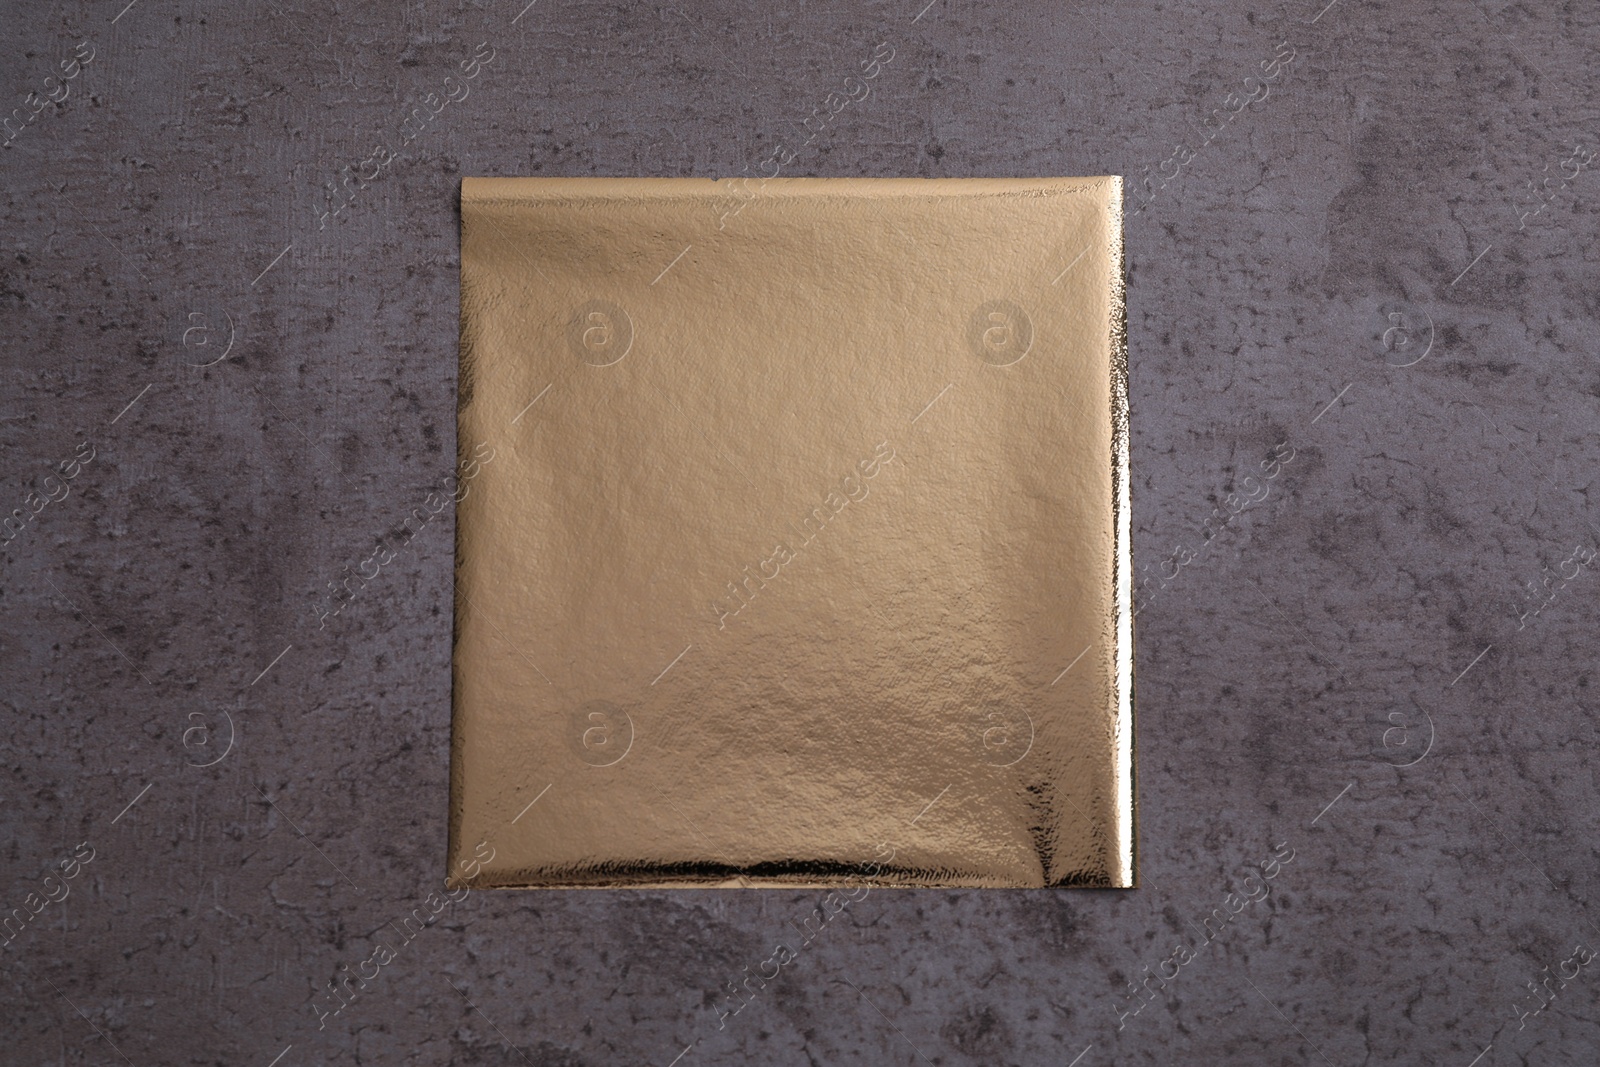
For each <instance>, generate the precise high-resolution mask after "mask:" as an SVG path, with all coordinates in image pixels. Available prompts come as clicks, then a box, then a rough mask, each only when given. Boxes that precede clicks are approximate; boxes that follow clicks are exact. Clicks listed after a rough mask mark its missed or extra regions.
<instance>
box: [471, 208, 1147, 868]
mask: <svg viewBox="0 0 1600 1067" xmlns="http://www.w3.org/2000/svg"><path fill="white" fill-rule="evenodd" d="M1122 274H1123V265H1122V187H1121V180H1120V179H1119V178H1116V177H1101V178H1049V179H1014V180H1013V179H1003V180H1001V179H832V178H828V179H813V178H795V179H774V180H770V181H766V182H760V183H756V182H737V183H735V182H727V181H711V180H708V179H676V178H673V179H659V178H648V179H643V178H642V179H609V178H468V179H466V180H465V181H464V182H463V184H462V192H461V378H460V406H459V425H458V429H459V447H460V452H461V456H462V460H463V464H462V470H461V473H460V475H459V481H458V487H457V490H456V495H457V498H458V500H459V504H458V519H457V523H458V525H457V558H456V583H457V585H456V590H457V592H456V627H455V649H454V705H455V706H454V724H453V729H454V734H453V743H452V767H451V809H450V857H449V872H448V874H449V880H450V884H451V885H452V886H471V887H474V888H478V887H485V888H486V887H585V886H587V887H622V886H631V887H645V886H655V887H665V886H722V887H729V886H787V887H832V886H840V885H852V884H863V885H865V884H872V885H883V886H895V885H899V886H1009V887H1045V886H1097V887H1127V886H1132V885H1133V884H1134V788H1133V786H1134V783H1133V719H1132V681H1133V677H1132V676H1133V655H1132V618H1131V610H1130V593H1131V584H1132V583H1131V572H1130V567H1129V549H1130V546H1129V540H1130V525H1129V507H1128V487H1129V477H1128V422H1127V391H1126V380H1127V371H1126V348H1125V340H1124V337H1125V334H1124V329H1123V321H1124V310H1123V277H1122Z"/></svg>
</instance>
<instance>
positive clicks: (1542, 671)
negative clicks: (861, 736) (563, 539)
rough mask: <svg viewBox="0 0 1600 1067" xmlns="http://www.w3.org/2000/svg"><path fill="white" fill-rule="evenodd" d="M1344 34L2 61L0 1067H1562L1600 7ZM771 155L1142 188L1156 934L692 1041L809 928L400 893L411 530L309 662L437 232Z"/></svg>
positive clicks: (1013, 950) (620, 32)
mask: <svg viewBox="0 0 1600 1067" xmlns="http://www.w3.org/2000/svg"><path fill="white" fill-rule="evenodd" d="M1322 2H1325V0H1322ZM1322 2H1317V0H1307V2H1306V3H1305V4H1304V5H1303V6H1302V5H1289V6H1283V5H1265V4H1264V5H1251V4H1244V3H1232V2H1230V3H1226V4H1222V5H1218V6H1217V7H1218V9H1217V10H1212V9H1209V8H1207V7H1205V6H1202V5H1172V4H1162V3H1132V2H1128V3H1122V4H1118V5H1115V6H1111V5H1106V6H1102V7H1099V8H1096V7H1093V6H1088V5H1085V6H1083V7H1080V8H1075V9H1074V8H1069V7H1067V6H1065V5H1044V4H1036V5H1032V6H1017V5H998V6H996V5H976V4H969V3H966V2H965V0H934V2H933V3H932V4H930V5H929V6H927V7H926V8H921V9H920V10H919V8H920V3H917V2H913V3H912V4H909V5H906V6H904V7H902V6H898V5H895V4H887V3H877V2H875V3H869V4H866V5H843V4H837V5H824V4H791V5H782V6H779V7H777V8H771V7H763V8H755V7H740V6H736V5H731V4H714V5H711V6H709V7H700V8H695V7H693V6H685V7H683V8H678V7H665V6H658V5H628V6H621V5H584V4H567V3H561V2H559V0H541V2H538V3H535V4H532V5H528V6H526V7H524V0H506V2H496V3H492V4H490V3H483V4H476V5H469V6H464V7H461V8H459V9H454V10H452V9H447V8H446V7H445V6H443V5H431V6H430V7H428V8H422V7H418V6H414V5H412V6H401V5H382V4H370V3H368V4H340V5H329V4H319V3H312V2H303V3H292V4H285V5H281V6H277V7H274V6H271V5H195V4H190V3H178V4H173V3H171V2H169V0H136V2H135V3H133V4H131V5H129V6H127V7H126V8H124V7H123V3H122V0H113V2H112V3H109V4H98V3H97V4H81V3H68V4H52V5H20V4H11V5H7V7H8V10H7V11H6V13H5V14H4V15H0V25H3V26H4V30H3V33H4V38H3V43H0V57H3V73H0V92H3V93H4V96H3V98H0V101H3V103H4V108H5V109H7V110H9V109H12V108H15V109H17V110H15V111H13V112H11V114H12V118H11V120H10V122H9V125H7V127H6V129H5V134H4V136H5V138H6V140H7V142H8V147H7V148H6V149H5V150H4V151H3V152H0V167H3V174H4V218H5V229H4V235H3V240H4V249H3V257H0V274H3V284H0V297H3V303H0V315H3V320H0V352H3V363H0V375H3V382H4V387H3V393H0V441H3V448H4V465H3V475H4V492H5V494H6V496H7V499H5V500H3V501H0V511H11V509H13V508H15V509H18V511H19V512H20V517H14V519H13V523H12V526H11V527H10V528H8V529H7V530H6V531H5V533H6V534H7V535H8V540H7V541H6V543H5V544H4V545H3V547H0V552H3V571H0V597H3V605H4V611H3V616H0V700H3V702H4V708H5V713H6V725H7V729H6V730H5V732H4V737H3V739H0V754H3V767H4V775H3V778H0V782H3V786H0V855H3V857H4V868H3V877H0V892H3V893H4V896H3V898H0V907H3V908H4V914H3V917H4V918H5V919H7V920H9V921H10V923H11V925H10V926H9V927H8V928H7V931H6V934H5V946H4V949H3V950H0V973H3V974H4V992H5V996H4V1006H3V1007H0V1021H3V1027H0V1029H3V1031H4V1034H5V1046H4V1049H3V1051H0V1060H4V1061H5V1062H6V1063H17V1064H30V1065H32V1064H45V1063H60V1064H68V1063H71V1064H79V1063H82V1064H117V1063H126V1064H132V1065H137V1067H145V1065H147V1064H213V1063H215V1064H222V1063H227V1064H238V1065H251V1064H255V1065H259V1067H268V1065H269V1064H276V1065H278V1067H298V1065H302V1064H316V1063H384V1064H388V1063H395V1064H402V1063H404V1064H490V1063H493V1064H530V1065H557V1064H560V1065H576V1064H592V1065H599V1064H618V1065H620V1064H654V1065H657V1067H667V1065H669V1064H673V1063H676V1064H678V1065H679V1067H694V1065H695V1064H710V1063H717V1064H743V1063H762V1064H767V1063H771V1064H795V1065H803V1064H872V1065H877V1064H906V1065H909V1064H912V1063H931V1064H938V1065H941V1067H942V1065H947V1064H948V1065H958V1064H969V1063H970V1064H985V1065H989V1064H996V1065H998V1064H1025V1065H1035V1064H1038V1065H1053V1067H1067V1065H1069V1064H1077V1065H1079V1067H1093V1065H1099V1064H1111V1063H1116V1064H1172V1063H1182V1064H1216V1063H1228V1064H1330V1065H1339V1067H1344V1065H1355V1064H1363V1063H1427V1064H1444V1065H1459V1067H1469V1065H1472V1064H1476V1065H1478V1067H1491V1065H1495V1064H1509V1063H1532V1064H1557V1063H1570V1064H1590V1063H1593V1062H1595V1060H1596V1058H1597V1057H1600V1027H1597V1020H1596V1015H1595V1005H1596V997H1597V995H1600V973H1597V970H1600V969H1597V968H1596V967H1595V966H1594V965H1593V964H1591V963H1590V959H1589V957H1590V955H1592V950H1593V948H1594V947H1596V946H1600V928H1597V926H1596V924H1595V921H1594V919H1593V918H1592V917H1591V915H1590V901H1591V899H1592V898H1594V896H1595V894H1596V893H1597V892H1600V885H1597V881H1596V876H1597V870H1596V864H1597V861H1596V853H1595V850H1594V848H1593V846H1592V844H1591V843H1590V842H1591V841H1592V838H1591V837H1590V836H1589V835H1590V834H1592V833H1593V832H1594V830H1595V823H1596V819H1597V817H1600V809H1597V806H1596V803H1595V800H1596V779H1595V776H1594V771H1593V767H1594V766H1595V763H1594V756H1593V753H1594V745H1595V741H1596V737H1595V725H1594V723H1595V720H1594V717H1593V710H1592V705H1593V701H1594V697H1593V696H1592V695H1591V694H1590V693H1589V691H1588V690H1589V688H1590V677H1591V674H1592V673H1593V669H1594V666H1595V658H1594V651H1595V648H1596V639H1595V624H1596V621H1597V620H1596V607H1595V605H1596V597H1595V593H1596V592H1597V591H1600V575H1597V574H1595V573H1594V570H1595V568H1594V566H1593V563H1592V558H1593V552H1594V550H1595V548H1596V544H1597V534H1596V531H1595V524H1594V519H1593V517H1592V515H1591V513H1590V510H1589V505H1590V500H1589V488H1590V485H1591V483H1592V482H1593V480H1594V466H1593V464H1594V460H1595V457H1596V451H1597V442H1596V437H1595V432H1594V415H1595V408H1596V404H1597V400H1600V372H1597V371H1596V369H1595V364H1594V360H1593V349H1594V342H1595V339H1596V326H1595V314H1596V308H1597V305H1596V299H1597V298H1596V294H1597V293H1600V272H1597V270H1596V252H1595V246H1594V236H1595V219H1596V214H1595V212H1596V206H1595V205H1596V204H1597V202H1600V201H1597V196H1596V190H1597V189H1600V175H1596V174H1592V173H1589V171H1590V170H1591V169H1593V168H1592V163H1593V162H1595V157H1594V149H1595V148H1596V145H1597V138H1600V129H1597V128H1596V125H1595V122H1596V114H1597V105H1600V100H1597V94H1596V80H1595V78H1594V76H1593V74H1592V71H1593V69H1594V66H1595V63H1596V50H1597V48H1600V27H1597V22H1600V9H1596V8H1595V7H1594V5H1592V4H1572V5H1566V6H1561V5H1554V4H1546V5H1516V4H1510V3H1504V2H1501V0H1485V2H1482V3H1473V2H1471V0H1456V2H1453V3H1407V4H1397V3H1377V2H1372V0H1334V2H1333V3H1332V4H1330V5H1328V6H1327V7H1326V8H1323V7H1322ZM82 42H87V44H82ZM480 42H481V43H482V47H480ZM880 43H882V44H886V45H887V46H888V47H889V48H890V49H892V59H890V60H888V61H887V62H886V63H884V64H883V66H882V67H881V69H880V70H879V72H878V74H877V76H876V77H875V78H874V79H872V80H871V81H870V92H869V93H867V94H866V97H865V99H849V101H848V103H847V104H845V105H843V106H842V109H841V110H838V111H837V113H834V109H835V108H836V107H840V105H839V99H840V98H839V97H838V96H830V95H829V94H835V93H843V94H850V95H852V96H854V97H860V95H861V94H860V91H859V90H858V89H857V88H856V85H857V84H859V83H854V82H852V83H850V84H849V85H848V86H847V85H846V81H845V79H847V78H850V77H859V76H860V74H861V73H862V68H861V64H862V62H863V61H864V60H865V59H867V58H868V57H870V56H871V55H872V54H873V52H874V49H875V46H877V45H879V44H880ZM75 57H76V58H75ZM85 59H87V62H84V60H85ZM447 78H448V79H449V81H447V80H446V79H447ZM47 79H50V80H48V81H47ZM30 93H34V94H38V95H37V96H34V97H30V96H29V94H30ZM429 94H433V96H431V97H430V96H429ZM52 96H53V97H57V98H60V99H59V101H58V102H57V101H52V100H51V99H49V98H50V97H52ZM813 109H818V110H819V113H820V114H821V115H822V116H827V119H826V121H824V120H823V119H821V118H818V119H813V120H812V121H811V123H810V126H809V127H806V126H805V122H806V120H807V118H808V117H810V116H811V115H812V114H813ZM29 116H32V118H31V121H30V120H29ZM808 129H809V130H810V131H812V132H807V131H808ZM819 130H820V132H816V131H819ZM808 137H809V138H810V142H809V144H806V143H803V142H805V140H806V139H807V138H808ZM778 142H783V143H784V144H786V145H788V146H789V147H790V148H791V149H794V150H797V151H798V156H797V158H795V159H794V161H793V162H792V163H791V164H790V165H789V167H788V168H786V170H785V173H789V174H801V175H805V174H814V175H927V176H967V175H1018V174H1020V175H1093V174H1105V173H1115V174H1124V175H1126V176H1127V181H1128V193H1129V198H1128V201H1129V213H1130V215H1129V218H1128V221H1127V241H1128V264H1129V265H1128V277H1129V316H1128V331H1129V342H1130V350H1131V360H1132V408H1133V417H1134V423H1133V464H1134V475H1135V484H1134V490H1135V496H1134V505H1135V554H1136V558H1137V561H1138V565H1139V570H1140V573H1139V576H1138V577H1139V580H1140V582H1141V583H1142V584H1141V586H1140V614H1139V616H1138V619H1137V630H1138V655H1137V671H1138V676H1137V677H1138V693H1137V696H1138V714H1139V742H1138V743H1139V753H1138V756H1139V772H1140V777H1139V798H1140V803H1141V809H1140V822H1141V827H1140V860H1141V867H1142V872H1141V873H1142V877H1143V882H1144V884H1143V887H1142V888H1140V889H1138V890H1135V891H1131V892H914V891H907V892H887V891H886V892H879V893H873V894H870V895H869V896H868V897H867V898H866V899H864V900H862V901H860V902H859V903H856V904H852V905H851V906H850V907H849V909H847V910H846V911H845V912H843V913H842V914H840V915H838V916H836V917H835V918H833V920H832V921H831V922H830V923H829V924H828V925H827V926H826V928H825V929H824V930H823V932H822V933H821V934H820V935H818V936H816V937H815V938H814V939H813V940H812V942H811V943H810V944H809V945H808V946H807V947H806V950H805V952H804V953H803V954H802V955H801V956H800V958H799V959H798V960H796V961H795V963H794V964H793V965H791V966H789V967H786V968H784V970H783V972H782V974H781V976H780V977H779V978H778V979H776V980H774V981H772V982H769V983H768V984H767V985H766V986H765V987H764V988H756V987H755V986H752V988H755V989H756V991H755V992H754V993H752V994H749V995H747V997H745V998H742V999H740V1000H738V1001H732V1000H725V999H724V998H725V997H726V996H727V994H728V987H729V983H732V982H735V981H742V980H743V979H744V977H745V976H746V975H747V974H749V973H754V972H755V970H756V969H757V967H758V965H759V964H760V962H761V961H763V960H764V959H765V958H767V957H768V955H769V954H770V952H771V949H772V945H773V943H774V941H775V940H778V939H782V938H784V937H785V936H786V934H785V931H787V930H791V929H793V926H791V924H798V923H801V922H802V921H803V917H804V916H806V915H809V914H811V911H812V908H813V907H815V906H816V903H817V898H818V897H819V895H820V894H816V893H804V892H754V891H752V892H616V893H609V892H548V893H491V892H481V893H469V894H466V895H465V896H460V895H459V894H458V896H460V899H456V900H447V899H444V898H442V897H440V896H438V895H437V894H438V893H439V890H440V882H441V876H442V873H443V856H444V832H445V831H444V827H445V815H446V810H445V796H446V788H447V777H448V746H449V657H450V633H451V573H452V567H451V563H452V529H451V522H450V512H449V511H448V510H446V511H445V512H443V513H442V514H441V515H440V516H439V518H438V519H437V520H434V521H433V522H431V523H430V524H428V525H425V526H424V527H422V528H421V529H420V530H415V529H413V531H412V532H414V534H415V536H413V537H411V539H410V540H409V542H408V543H406V544H404V545H403V546H402V547H397V548H395V554H394V557H393V559H392V561H390V562H388V563H387V564H386V565H385V566H383V567H382V568H381V570H380V572H379V573H378V574H376V576H373V577H371V578H370V579H368V577H367V575H366V574H365V573H364V574H363V575H362V580H360V581H357V582H355V583H352V585H351V586H350V587H351V588H357V587H359V592H358V593H357V594H356V595H355V597H354V599H352V600H350V602H349V603H348V605H346V606H345V607H344V609H343V610H342V611H341V612H339V614H337V615H320V614H319V612H320V611H326V610H328V608H327V600H326V598H327V596H328V590H329V587H330V583H337V582H341V581H345V580H348V578H349V576H350V575H351V574H353V573H354V572H355V571H356V570H357V569H360V568H361V567H362V564H363V563H365V562H366V561H367V560H369V558H370V557H371V554H372V552H373V550H374V545H375V544H377V543H378V542H379V541H380V540H381V541H383V542H384V543H385V544H388V545H391V546H397V545H399V542H401V541H403V540H405V538H406V536H407V533H406V532H404V531H403V530H402V524H403V521H404V518H405V516H406V515H407V514H409V513H410V511H411V509H413V508H414V507H416V506H417V505H419V504H421V503H422V502H423V501H424V499H426V498H427V496H428V494H429V493H430V492H434V491H436V490H439V489H441V487H443V486H445V485H446V480H447V478H448V477H449V476H450V474H451V470H452V465H453V463H454V387H455V378H456V368H455V360H456V330H457V322H456V299H457V289H456V286H457V275H456V267H457V218H458V216H457V209H456V195H457V189H458V182H459V179H460V177H461V176H462V175H464V174H506V175H516V174H534V175H536V174H564V175H583V174H616V175H620V174H641V175H737V174H740V173H741V172H744V171H745V169H746V168H748V173H751V174H754V173H757V172H758V171H759V170H760V169H761V168H762V166H763V161H764V160H766V159H768V158H770V156H771V153H772V151H773V149H774V146H775V144H777V143H778ZM347 168H348V169H347ZM47 477H48V478H49V481H46V479H47ZM1247 478H1248V479H1249V480H1248V481H1247V480H1246V479H1247ZM30 493H31V494H35V495H33V496H30V495H29V494H30ZM319 605H321V607H320V608H319ZM1288 856H1292V858H1289V859H1287V860H1285V859H1284V857H1288ZM1273 857H1277V858H1273ZM1263 863H1265V864H1266V873H1270V874H1272V875H1273V876H1272V877H1271V878H1270V879H1268V878H1267V877H1265V873H1260V872H1262V867H1261V866H1260V865H1261V864H1263ZM52 872H54V873H52ZM1251 872H1258V873H1257V875H1256V876H1255V877H1254V878H1250V877H1247V876H1248V875H1249V874H1250V873H1251ZM430 894H432V896H430ZM408 915H420V918H419V919H417V920H415V921H414V922H413V923H412V924H411V925H410V926H407V924H406V922H405V917H406V916H408ZM423 920H426V921H423ZM400 927H406V928H407V929H408V930H409V931H410V932H411V936H409V937H407V938H402V937H399V936H397V935H396V934H395V933H394V931H396V930H397V929H398V928H400ZM389 942H394V944H389ZM380 944H384V945H386V947H388V948H389V949H390V950H391V951H390V952H388V953H387V954H384V953H379V952H378V950H377V948H376V946H377V945H380ZM396 946H397V947H396ZM1178 946H1186V947H1185V948H1184V949H1183V951H1182V952H1178V951H1177V947H1178ZM386 955H387V958H385V956H386ZM747 968H748V969H749V970H748V971H747V970H746V969H747ZM358 972H359V973H360V974H361V975H362V976H363V981H364V986H365V988H363V989H361V990H360V992H359V993H358V994H356V995H355V996H354V999H350V1000H349V1001H348V1003H346V1002H345V1001H343V1000H341V1001H339V1002H338V1003H340V1004H342V1005H343V1007H342V1008H341V1010H339V1011H338V1013H337V1014H334V1013H333V1012H332V1011H331V1010H330V1009H329V1008H327V1007H319V1005H327V1004H329V1003H330V1001H329V1000H328V990H329V983H330V982H336V981H338V980H341V979H342V978H344V976H346V975H347V974H351V975H353V974H356V973H358ZM374 972H376V973H374ZM344 988H347V989H353V988H355V987H354V986H346V987H344ZM319 998H321V999H319ZM736 1003H737V1004H740V1005H742V1008H741V1010H740V1011H739V1012H738V1013H737V1014H723V1013H724V1012H727V1011H729V1006H731V1005H732V1004H736Z"/></svg>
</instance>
